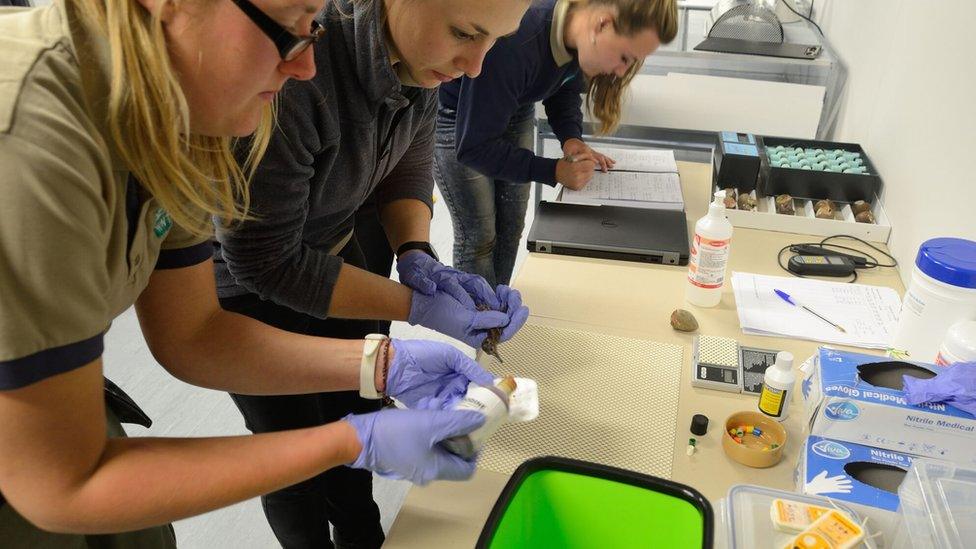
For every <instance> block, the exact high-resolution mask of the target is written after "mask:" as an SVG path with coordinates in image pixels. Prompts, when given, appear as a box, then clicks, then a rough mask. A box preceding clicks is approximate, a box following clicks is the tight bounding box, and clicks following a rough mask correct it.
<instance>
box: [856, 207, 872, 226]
mask: <svg viewBox="0 0 976 549" xmlns="http://www.w3.org/2000/svg"><path fill="white" fill-rule="evenodd" d="M854 220H855V221H857V222H858V223H874V214H873V213H871V210H867V211H864V212H861V213H859V214H857V215H855V216H854Z"/></svg>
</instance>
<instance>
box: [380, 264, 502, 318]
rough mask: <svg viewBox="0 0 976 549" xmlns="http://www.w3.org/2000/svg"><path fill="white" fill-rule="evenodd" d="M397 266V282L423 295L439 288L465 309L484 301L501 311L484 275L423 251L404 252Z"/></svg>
mask: <svg viewBox="0 0 976 549" xmlns="http://www.w3.org/2000/svg"><path fill="white" fill-rule="evenodd" d="M396 267H397V274H399V275H400V282H402V283H404V284H406V285H407V286H410V287H411V288H413V289H414V290H417V291H418V292H420V293H422V294H424V295H428V296H432V295H434V294H435V293H436V292H437V291H438V290H440V291H442V292H445V293H447V294H448V295H450V296H451V297H453V298H454V299H456V300H458V303H460V304H461V305H464V306H465V307H467V308H468V309H475V308H476V307H477V306H478V305H482V304H484V305H487V306H489V307H491V308H492V309H493V310H496V311H499V310H502V305H501V302H500V301H499V300H498V297H497V296H496V295H495V292H493V291H492V290H491V286H489V285H488V281H486V280H485V279H484V278H482V277H481V276H478V275H476V274H471V273H464V272H461V271H459V270H457V269H454V268H452V267H447V266H445V265H443V264H442V263H441V262H440V261H437V260H436V259H434V258H433V257H431V256H429V255H427V254H425V253H423V252H420V251H414V252H408V253H406V254H404V255H403V257H400V258H399V259H397V266H396Z"/></svg>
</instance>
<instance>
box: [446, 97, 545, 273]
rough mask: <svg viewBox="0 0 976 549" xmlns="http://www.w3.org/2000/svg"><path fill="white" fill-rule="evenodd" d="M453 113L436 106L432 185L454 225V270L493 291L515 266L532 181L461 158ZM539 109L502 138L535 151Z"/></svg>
mask: <svg viewBox="0 0 976 549" xmlns="http://www.w3.org/2000/svg"><path fill="white" fill-rule="evenodd" d="M454 119H455V117H454V111H453V110H450V109H447V108H445V107H440V108H438V111H437V130H436V138H437V141H436V144H435V145H434V181H435V182H436V183H437V187H438V188H439V189H440V190H441V194H443V195H444V202H446V203H447V209H448V211H449V212H450V213H451V221H452V222H453V224H454V267H455V268H457V269H459V270H461V271H465V272H468V273H475V274H479V275H481V276H483V277H485V280H487V281H488V283H489V284H491V285H492V287H494V286H495V285H496V284H508V283H509V282H510V281H511V279H512V269H514V268H515V256H516V254H517V253H518V245H519V240H520V239H521V238H522V229H524V228H525V211H526V208H527V207H528V203H529V190H530V183H528V182H526V183H512V182H510V181H503V180H501V179H494V178H491V177H488V176H486V175H484V174H481V173H479V172H477V171H475V170H474V169H472V168H469V167H467V166H465V165H463V164H461V163H460V162H458V160H457V150H456V148H455V145H454V128H455V122H454ZM534 133H535V106H534V105H533V106H532V107H531V108H526V109H522V110H520V111H519V112H518V113H516V115H515V116H514V117H512V120H511V121H510V122H509V125H508V130H506V132H505V135H504V139H505V140H507V141H509V142H511V143H513V144H515V145H516V146H518V147H521V148H523V149H529V150H533V147H532V144H533V141H534V138H535V136H534Z"/></svg>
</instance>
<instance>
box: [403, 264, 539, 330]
mask: <svg viewBox="0 0 976 549" xmlns="http://www.w3.org/2000/svg"><path fill="white" fill-rule="evenodd" d="M397 272H398V273H399V274H400V282H403V283H404V284H406V285H407V286H410V287H411V288H413V289H414V290H415V292H414V295H413V303H412V304H411V307H410V316H409V317H408V319H407V320H408V321H409V322H410V323H411V324H420V325H422V326H426V327H428V328H431V329H433V330H437V331H438V332H441V333H442V334H446V335H449V336H451V337H453V338H455V339H460V340H461V341H463V342H465V343H467V344H468V345H471V346H472V347H476V348H477V347H479V346H480V345H481V342H482V341H484V340H485V337H487V335H488V334H487V330H488V328H498V327H504V329H503V330H502V336H501V339H500V340H501V341H507V340H508V339H510V338H511V337H512V336H514V335H515V333H516V332H518V331H519V329H520V328H521V327H522V325H524V324H525V321H526V320H527V319H528V318H529V309H528V308H527V307H525V306H524V305H522V295H521V294H520V293H519V292H518V290H514V289H512V288H511V287H509V286H504V285H499V286H498V287H497V288H496V290H495V291H492V289H491V287H490V286H488V282H486V281H485V279H484V278H482V277H480V276H478V275H475V274H470V273H464V272H461V271H459V270H457V269H453V268H451V267H445V266H444V265H442V264H441V263H440V262H438V261H437V260H436V259H434V258H432V257H430V256H429V255H427V254H425V253H422V252H412V253H407V254H405V255H404V256H403V257H401V258H400V259H399V260H398V261H397ZM439 292H443V293H446V294H448V295H450V296H451V297H453V298H454V299H455V300H456V301H457V304H460V305H461V306H462V307H463V308H464V309H467V310H468V311H472V312H477V308H478V306H479V305H487V306H488V307H490V308H491V309H492V310H493V311H501V312H503V313H505V315H506V316H507V322H506V323H491V324H489V322H495V321H490V320H488V319H487V318H486V317H484V316H483V315H482V316H479V317H478V318H474V317H471V316H470V315H469V314H466V313H463V312H461V310H459V309H457V307H456V305H455V304H454V303H453V302H450V301H447V300H444V299H443V298H441V299H440V301H438V300H437V298H438V297H439V296H438V293H439ZM418 294H421V295H420V296H418ZM425 297H426V298H427V299H425ZM481 312H484V311H481ZM495 318H497V317H495Z"/></svg>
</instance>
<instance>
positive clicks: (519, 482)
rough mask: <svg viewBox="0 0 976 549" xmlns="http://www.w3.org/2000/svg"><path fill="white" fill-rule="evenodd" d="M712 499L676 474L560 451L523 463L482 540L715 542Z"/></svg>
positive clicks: (495, 548)
mask: <svg viewBox="0 0 976 549" xmlns="http://www.w3.org/2000/svg"><path fill="white" fill-rule="evenodd" d="M713 530H714V523H713V515H712V507H711V505H710V504H709V503H708V500H706V499H705V497H704V496H702V495H701V494H700V493H699V492H698V491H697V490H695V489H693V488H690V487H688V486H685V485H682V484H678V483H676V482H671V481H668V480H664V479H660V478H657V477H652V476H649V475H643V474H640V473H635V472H633V471H627V470H624V469H617V468H615V467H608V466H605V465H599V464H596V463H589V462H585V461H577V460H572V459H566V458H558V457H551V456H549V457H541V458H535V459H531V460H529V461H526V462H525V463H523V464H522V465H521V466H519V468H518V469H517V470H516V471H515V474H514V475H512V478H511V479H510V480H509V481H508V484H506V485H505V489H504V490H503V491H502V493H501V495H500V496H499V498H498V501H497V502H495V506H494V508H493V509H492V511H491V515H490V516H489V517H488V521H487V523H486V524H485V527H484V529H483V530H482V531H481V536H480V537H479V538H478V544H477V546H476V547H478V548H479V549H489V548H490V549H517V548H521V547H526V548H529V547H531V548H533V549H539V548H548V547H553V548H555V547H558V548H565V549H582V548H592V547H613V548H614V549H628V548H636V547H667V548H669V549H682V548H695V549H698V548H702V547H704V548H710V547H711V546H712V538H713Z"/></svg>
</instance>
